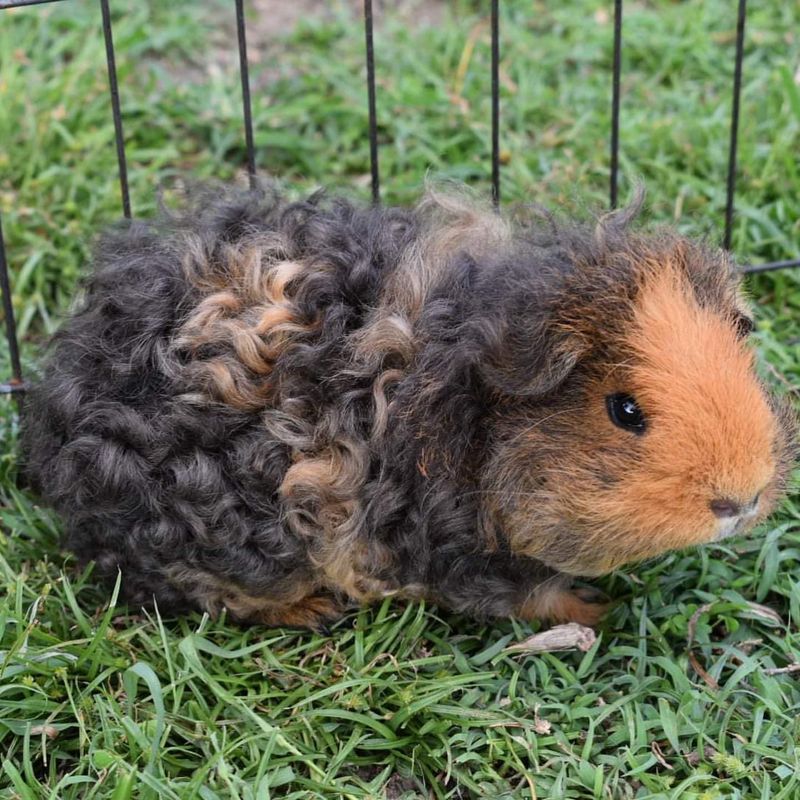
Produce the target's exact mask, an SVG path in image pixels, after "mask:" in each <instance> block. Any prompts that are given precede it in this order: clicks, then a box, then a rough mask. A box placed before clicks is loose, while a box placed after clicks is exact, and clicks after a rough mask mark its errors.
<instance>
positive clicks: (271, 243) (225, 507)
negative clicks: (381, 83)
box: [24, 190, 794, 625]
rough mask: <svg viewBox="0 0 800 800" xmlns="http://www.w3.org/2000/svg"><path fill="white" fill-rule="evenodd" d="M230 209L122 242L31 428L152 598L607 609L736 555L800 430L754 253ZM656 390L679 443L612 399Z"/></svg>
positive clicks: (649, 405) (32, 415)
mask: <svg viewBox="0 0 800 800" xmlns="http://www.w3.org/2000/svg"><path fill="white" fill-rule="evenodd" d="M636 205H637V204H635V206H634V207H633V208H631V209H629V210H628V211H625V212H622V213H619V214H616V215H613V216H610V217H607V218H605V219H603V220H601V221H600V222H599V223H598V224H597V225H596V226H595V227H592V226H589V225H581V224H562V223H557V222H555V221H554V220H553V219H550V218H545V219H544V220H543V219H542V218H541V217H540V218H538V219H537V218H534V219H531V220H529V221H528V222H527V223H524V224H521V223H517V224H514V225H512V224H511V223H510V222H507V221H505V220H503V219H501V218H500V217H499V216H497V215H495V214H494V213H492V212H491V211H488V210H486V209H484V208H482V207H480V206H479V205H477V204H475V203H474V202H473V201H471V200H468V199H465V198H464V197H458V196H440V195H436V194H431V195H429V196H428V197H427V198H426V199H425V200H423V202H422V203H421V204H420V205H419V206H418V207H417V208H416V209H414V210H398V209H377V208H358V207H356V206H354V205H352V204H350V203H348V202H345V201H343V200H337V199H333V200H330V199H328V198H327V197H325V196H324V195H320V194H318V195H314V196H312V197H311V198H309V199H308V200H305V201H302V202H296V203H287V202H285V201H283V200H281V199H280V198H278V197H277V196H275V195H273V194H272V193H269V192H259V193H244V192H236V191H233V190H231V191H227V192H223V193H222V194H221V195H219V196H212V195H211V194H209V193H207V192H206V193H201V194H200V196H199V197H198V198H197V199H196V200H195V202H194V203H193V204H192V205H191V207H190V208H189V209H188V210H187V211H186V212H185V213H184V214H183V215H182V216H178V217H171V216H169V215H164V216H162V218H160V219H159V220H156V221H155V222H152V223H143V222H133V223H129V224H127V225H124V226H120V227H118V228H116V229H114V230H112V231H110V232H107V233H106V234H105V235H104V236H103V237H102V238H101V240H100V242H99V245H98V247H97V252H96V257H95V268H94V272H93V274H92V275H91V277H90V278H89V279H88V283H87V286H86V292H85V298H84V299H83V300H82V303H81V306H80V308H79V309H78V311H77V312H76V313H75V314H74V315H73V316H72V318H71V319H70V320H69V321H68V322H67V323H66V324H65V326H64V328H63V329H62V331H61V332H60V333H59V334H58V335H57V336H56V338H55V340H54V342H53V344H52V348H51V352H50V356H49V359H48V361H47V364H46V368H45V372H44V378H43V380H42V381H41V383H40V384H39V385H38V386H37V387H36V388H35V389H34V390H33V392H32V393H31V395H30V397H29V399H28V405H27V409H26V415H25V426H24V445H25V451H26V454H27V455H26V458H27V470H28V473H29V475H30V476H31V479H32V480H33V481H34V483H35V485H36V486H37V487H38V489H39V491H40V492H41V493H42V495H43V497H44V499H45V500H46V501H47V502H48V503H49V504H51V505H52V506H54V507H55V508H56V509H57V510H58V511H59V512H60V513H61V514H62V516H63V518H64V521H65V527H66V540H67V545H68V546H69V547H70V548H71V549H73V550H74V551H75V552H76V553H77V554H78V556H79V557H80V558H81V559H94V560H95V561H96V563H97V569H98V570H99V572H100V574H101V575H103V576H106V577H115V576H116V574H117V570H121V572H122V576H123V589H124V592H125V595H126V597H127V598H128V600H129V602H131V603H134V604H149V603H152V602H153V601H154V600H155V601H157V602H158V604H159V606H160V607H161V608H162V609H167V608H170V609H183V608H196V607H200V608H203V609H206V610H208V611H210V612H212V613H217V612H218V611H220V610H221V609H222V608H227V609H228V610H229V612H230V613H231V614H232V615H233V616H234V617H236V618H238V619H241V620H250V621H260V622H262V623H266V624H279V623H284V624H300V625H303V624H308V625H314V624H318V623H319V622H320V621H321V620H323V619H325V618H328V617H333V616H335V615H336V614H337V613H338V611H339V609H340V608H341V607H342V606H343V605H344V604H346V603H348V602H351V601H357V602H366V601H370V600H372V599H375V598H377V597H381V596H386V595H393V594H397V595H400V596H403V597H426V598H429V599H432V600H434V601H436V602H439V603H442V604H444V605H446V606H448V607H450V608H453V609H456V610H461V611H467V612H470V613H472V614H476V615H481V616H486V615H491V616H505V615H514V614H517V615H520V616H523V617H527V618H532V617H537V616H541V617H547V618H550V619H558V620H566V619H574V620H578V621H585V622H593V621H595V620H596V618H597V617H598V615H599V612H600V610H601V607H600V606H598V605H596V604H592V603H590V602H589V601H588V600H586V599H585V598H584V597H582V596H580V595H578V594H576V593H574V592H572V591H570V589H569V584H570V580H571V578H570V575H574V574H583V575H596V574H601V573H602V572H605V571H607V570H609V569H611V568H613V567H615V566H617V565H618V564H620V563H624V562H625V561H629V560H632V559H639V558H644V557H648V556H651V555H654V554H656V553H659V552H663V551H665V550H668V549H670V548H673V547H683V546H686V545H689V544H695V543H698V542H701V541H708V540H711V539H713V538H715V537H716V536H717V535H719V532H720V528H719V521H718V520H717V519H716V518H715V517H714V515H713V514H712V513H711V512H710V511H709V508H708V502H709V500H710V499H713V498H714V497H718V496H720V495H722V496H724V497H731V496H735V497H736V498H737V499H738V498H742V499H744V498H749V497H751V496H752V495H754V494H760V496H761V498H762V499H761V501H760V504H759V507H758V513H757V514H753V515H752V519H750V518H748V520H746V521H743V522H742V525H741V526H740V527H741V528H744V527H748V526H749V525H751V524H753V523H754V522H755V521H757V519H761V518H763V517H764V515H765V514H766V513H768V511H769V510H770V509H771V508H772V507H773V506H774V504H775V502H776V500H777V498H778V497H779V495H780V493H781V490H782V485H783V481H784V479H785V476H786V474H787V471H788V468H789V464H790V462H791V459H792V458H793V446H794V444H793V443H794V429H793V421H792V419H791V418H790V415H789V413H788V411H786V409H785V408H784V407H783V406H781V405H780V404H779V403H777V401H775V400H772V399H770V398H769V397H768V396H767V394H766V393H765V391H764V388H763V387H762V386H761V384H760V383H759V381H758V379H757V378H756V377H755V374H754V371H753V366H752V357H751V354H750V350H749V349H748V348H747V346H746V344H745V343H744V342H743V341H742V337H741V336H740V332H739V328H740V322H741V319H742V317H743V315H745V314H746V313H747V310H746V305H745V304H744V301H743V300H742V298H741V295H740V293H739V289H738V279H737V277H736V274H735V270H734V268H733V266H732V265H731V263H730V262H729V261H728V259H727V257H726V256H725V255H724V254H723V253H721V252H719V251H715V250H712V249H709V248H705V247H703V246H701V245H698V244H694V243H690V242H688V241H686V240H684V239H682V238H680V237H678V236H677V235H675V234H672V233H669V232H661V233H658V234H651V235H644V234H638V233H634V232H631V230H630V226H629V222H630V219H631V218H632V216H633V215H634V214H635V212H636V210H637V208H636ZM614 391H626V392H630V393H635V394H636V395H637V397H638V396H640V397H641V398H642V403H643V405H644V406H645V408H646V411H647V414H648V418H649V421H650V422H651V423H652V425H651V427H652V430H648V433H647V434H646V435H644V436H641V437H637V436H635V435H633V434H631V433H630V432H628V431H623V430H620V429H618V428H615V427H614V426H613V425H612V424H611V422H610V421H609V419H608V416H607V413H606V411H605V407H604V398H605V396H606V395H607V394H609V393H612V392H614Z"/></svg>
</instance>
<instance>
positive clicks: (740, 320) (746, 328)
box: [733, 314, 756, 339]
mask: <svg viewBox="0 0 800 800" xmlns="http://www.w3.org/2000/svg"><path fill="white" fill-rule="evenodd" d="M733 324H734V325H735V326H736V333H737V335H738V336H739V338H740V339H746V338H747V337H748V336H749V335H750V334H751V333H752V332H753V331H754V330H755V327H756V324H755V322H753V320H752V319H750V317H748V316H746V315H745V314H737V315H736V319H735V320H734V322H733Z"/></svg>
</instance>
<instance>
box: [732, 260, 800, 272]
mask: <svg viewBox="0 0 800 800" xmlns="http://www.w3.org/2000/svg"><path fill="white" fill-rule="evenodd" d="M797 267H800V258H790V259H788V260H787V261H770V262H769V263H767V264H755V265H753V264H751V265H750V266H749V267H742V272H746V273H747V274H748V275H754V274H756V273H759V272H772V271H773V270H776V269H792V268H797Z"/></svg>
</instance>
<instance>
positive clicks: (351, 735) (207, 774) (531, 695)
mask: <svg viewBox="0 0 800 800" xmlns="http://www.w3.org/2000/svg"><path fill="white" fill-rule="evenodd" d="M246 5H247V7H248V19H249V22H250V41H249V44H250V53H251V58H252V70H253V72H252V84H253V102H254V109H253V111H254V124H255V131H256V134H255V135H256V145H257V149H258V165H259V168H260V170H262V172H264V173H271V174H273V175H274V176H276V177H277V179H278V180H279V181H280V182H281V183H282V184H284V185H285V186H286V189H287V191H288V192H289V193H291V194H300V193H303V192H305V191H307V190H308V189H310V188H313V187H317V186H319V185H322V184H324V185H327V186H330V187H333V188H336V189H338V190H342V191H345V192H347V193H348V194H350V195H353V196H356V197H363V198H364V199H367V198H368V196H369V152H368V143H367V138H366V130H367V114H366V90H365V84H364V70H363V31H362V29H361V28H360V27H359V21H358V19H357V17H355V16H353V13H352V9H353V8H354V7H356V6H357V3H355V2H348V3H327V4H325V3H320V2H313V1H312V0H296V2H293V3H289V2H288V0H287V2H274V0H273V2H270V1H269V0H246ZM735 5H736V4H735V3H734V2H733V0H727V2H723V0H706V1H705V2H701V0H691V1H687V2H668V1H667V0H642V1H641V2H636V3H633V2H629V3H628V4H627V5H626V11H625V15H626V16H625V31H624V39H625V51H624V73H623V82H622V88H623V117H622V124H621V141H622V152H621V164H622V168H623V170H624V179H623V182H622V186H621V194H622V197H625V196H626V195H627V193H628V192H629V190H630V185H631V182H632V181H633V180H635V179H637V178H642V179H644V180H645V182H646V183H647V186H648V191H649V202H648V213H647V218H648V220H649V221H650V222H653V223H660V222H670V223H673V224H676V225H677V226H678V227H680V228H681V229H682V230H684V231H686V232H688V233H692V234H696V235H702V236H708V237H710V238H711V239H713V240H719V239H720V237H721V235H722V221H723V212H724V205H725V191H724V178H725V172H726V163H727V136H728V129H727V126H728V120H729V114H730V81H731V74H732V57H733V43H734V36H735V24H736V14H735ZM749 5H750V10H749V17H748V28H747V47H746V55H745V76H744V91H743V98H742V102H743V110H742V126H741V137H740V140H741V149H740V162H739V163H740V173H739V193H738V198H737V212H738V213H737V218H736V223H735V228H734V236H733V248H734V250H735V252H736V254H737V255H738V257H739V258H740V260H741V262H742V263H758V262H760V261H767V260H775V259H781V258H797V257H800V222H799V221H798V220H800V162H799V161H798V153H800V5H798V4H797V3H775V2H769V0H751V3H750V4H749ZM323 6H325V7H326V8H327V10H325V11H324V13H323V10H322V9H323ZM488 6H489V3H488V1H487V2H477V1H476V0H473V1H472V2H466V0H452V1H451V2H447V3H445V2H439V1H438V0H436V2H434V1H433V0H426V1H425V2H420V3H418V4H416V6H414V5H413V4H412V3H409V2H403V3H400V2H398V3H388V2H387V3H380V4H377V5H376V31H375V37H376V62H377V71H378V122H379V132H380V139H381V172H382V180H383V188H384V198H385V200H386V201H389V202H401V203H404V202H410V201H411V200H412V199H413V198H414V196H415V195H416V194H417V193H418V191H419V188H420V185H421V182H422V181H423V180H424V177H425V175H426V172H430V173H432V174H435V175H447V176H451V177H455V178H458V179H461V180H464V181H466V182H468V183H470V184H472V185H475V186H477V187H478V188H480V189H483V190H485V191H486V192H487V193H488V190H489V176H490V171H491V170H490V162H489V142H490V128H489V120H490V107H489V85H490V76H489V41H488V36H489V27H488V19H487V16H486V14H487V10H488ZM501 6H502V19H501V29H502V34H501V35H502V42H503V45H502V60H501V70H500V80H501V92H502V110H501V114H502V124H503V127H502V136H501V144H502V157H503V167H502V180H503V185H502V191H503V200H504V202H505V203H512V202H514V201H527V200H535V201H536V202H540V203H545V204H547V205H550V206H554V207H561V208H566V209H568V210H571V211H582V210H583V209H586V208H600V207H602V205H603V204H604V203H605V202H606V197H607V180H608V179H607V174H608V145H607V140H608V129H609V122H610V98H609V92H610V85H611V80H610V65H611V41H612V21H611V12H612V3H611V2H600V0H573V1H572V2H570V3H564V4H558V3H546V2H544V1H543V0H526V1H525V2H523V1H522V0H503V2H502V3H501ZM112 10H113V11H114V20H115V28H114V32H115V43H116V47H117V61H118V67H119V74H120V88H121V97H122V106H123V113H124V123H125V134H126V141H127V152H128V160H129V163H128V166H129V172H130V179H131V197H132V204H133V209H134V213H135V215H137V216H146V215H148V214H150V213H152V211H153V210H154V208H155V205H156V194H157V191H158V188H159V187H163V188H164V189H166V191H167V194H169V190H170V187H172V186H173V185H174V184H175V181H176V179H177V178H178V177H180V176H186V175H190V176H193V177H200V178H210V177H213V178H222V179H229V178H231V177H234V176H235V175H237V174H239V173H241V170H242V168H243V165H244V163H245V153H244V146H243V132H242V122H241V106H240V90H239V84H238V72H237V65H238V62H237V55H236V51H235V19H234V11H233V0H202V2H201V0H171V2H169V3H166V2H162V1H160V0H138V1H137V2H136V3H123V2H121V0H113V2H112ZM0 109H2V110H1V111H0V213H2V219H3V229H4V233H5V237H6V246H7V251H8V255H9V260H10V266H11V269H12V273H13V275H12V277H13V281H14V296H13V299H14V304H15V308H16V312H17V318H18V321H19V327H20V332H21V335H22V337H23V339H24V343H23V356H24V362H25V369H26V371H27V374H28V375H31V374H33V373H34V372H35V369H36V364H37V361H38V355H39V353H40V352H41V347H42V343H43V341H44V338H45V336H46V335H47V334H48V333H50V332H52V330H54V329H55V327H56V326H57V324H58V320H59V319H60V318H61V316H62V315H63V313H64V312H65V310H66V308H67V307H68V305H69V302H70V301H71V299H72V297H73V296H74V294H75V291H76V282H77V280H78V278H79V276H80V275H81V273H82V270H83V269H84V268H85V266H86V263H87V259H88V256H89V252H90V249H91V242H92V237H93V235H94V233H95V232H96V231H97V230H98V229H99V228H100V227H101V226H102V225H104V224H106V223H107V222H109V221H112V220H114V219H115V218H117V217H118V216H119V215H120V213H121V210H120V200H119V187H118V184H117V173H116V156H115V151H114V143H113V142H114V140H113V126H112V123H111V117H110V109H109V100H108V94H107V78H106V73H105V62H104V48H103V40H102V31H101V28H100V13H99V8H98V6H97V3H95V2H90V0H67V2H63V3H58V4H54V5H47V6H38V7H30V8H23V9H19V10H15V11H2V12H0ZM749 288H750V290H751V292H752V295H753V297H754V298H755V300H756V307H757V317H758V332H757V333H756V335H755V341H756V343H757V346H758V348H759V351H760V352H761V354H762V355H763V359H764V374H765V377H766V379H767V380H768V381H771V382H772V383H774V384H775V385H776V387H778V389H779V390H781V391H792V392H795V393H796V392H797V387H798V386H800V352H799V351H800V270H798V271H795V272H788V271H787V272H782V273H774V274H769V275H763V276H759V277H758V278H756V279H753V280H751V281H750V287H749ZM0 368H1V369H2V370H3V374H4V375H5V374H7V373H8V354H7V351H6V350H0ZM781 376H782V377H781ZM17 424H18V420H17V415H16V406H15V404H14V403H13V402H12V401H9V400H0V437H2V441H3V447H2V450H0V524H1V525H2V530H1V531H0V577H1V579H2V583H3V588H4V590H5V593H4V594H5V597H3V598H2V599H0V798H20V799H21V800H34V798H36V799H37V800H38V798H53V800H56V799H58V800H61V798H65V799H75V798H87V800H88V799H90V798H106V799H108V800H126V799H127V798H134V799H135V800H138V799H139V798H143V799H144V800H147V799H148V798H194V797H197V798H201V799H202V800H212V799H216V798H219V799H220V800H222V799H223V798H225V799H227V798H234V799H236V800H264V799H265V798H270V797H281V798H283V797H287V798H289V797H293V798H308V797H334V798H339V797H342V798H366V797H374V798H381V797H387V798H414V797H434V798H461V797H464V798H482V797H508V798H539V799H540V800H541V799H542V798H603V799H610V800H615V799H616V798H653V799H654V800H655V798H680V799H681V800H684V798H686V799H687V800H701V799H702V800H717V799H719V800H723V798H724V799H725V800H727V799H728V798H731V799H733V798H742V799H744V798H748V799H749V798H753V799H754V800H755V799H756V798H758V799H759V800H766V799H767V798H770V799H771V800H777V798H786V799H787V800H792V799H793V798H798V797H800V745H799V743H800V716H798V714H799V712H800V685H799V684H798V680H800V672H793V671H792V668H791V665H797V664H798V663H800V497H798V494H797V491H796V485H797V484H796V480H795V484H794V486H795V491H794V492H793V494H792V495H791V496H790V498H789V499H788V500H787V501H786V502H785V503H784V505H783V507H782V508H781V510H780V511H779V513H777V514H776V515H775V516H774V518H773V519H772V520H770V522H769V523H768V524H767V525H766V526H764V527H763V529H762V530H760V531H759V532H758V533H757V534H756V535H754V536H752V537H750V538H748V539H746V540H733V541H731V542H729V543H726V544H725V545H723V546H716V547H707V548H703V549H700V550H694V551H691V552H682V553H676V554H672V555H669V556H667V557H664V558H661V559H658V560H657V561H654V562H652V563H648V564H646V565H643V566H639V567H636V568H632V569H630V570H622V571H620V572H617V573H615V574H614V575H612V576H609V577H608V578H606V579H604V580H602V581H600V582H599V583H600V585H601V586H602V588H603V589H604V590H605V591H606V592H607V593H608V594H610V595H611V596H613V597H614V598H616V599H617V600H618V601H619V602H618V604H617V605H616V606H615V608H614V609H613V611H612V612H611V613H610V615H609V616H608V617H607V619H606V620H605V621H604V623H603V624H602V626H601V628H600V629H599V631H598V638H597V641H596V643H595V644H594V646H592V647H591V649H589V650H588V651H587V652H580V651H575V652H568V653H561V654H557V653H546V654H541V655H530V654H525V653H519V652H516V651H513V650H509V649H508V648H509V645H511V644H513V643H514V642H516V641H518V640H522V639H524V638H525V637H526V636H528V635H530V633H531V632H532V630H534V629H535V626H533V627H531V626H528V625H524V624H520V623H516V622H512V621H508V622H500V623H497V624H494V625H481V624H478V623H476V622H474V621H471V620H469V619H465V618H462V617H459V616H455V615H450V614H446V613H444V612H442V611H441V610H439V609H436V608H433V607H425V606H423V605H421V604H416V605H401V604H399V603H391V602H387V603H385V604H384V605H382V606H380V607H375V608H372V609H368V610H363V611H360V612H358V613H354V614H352V615H350V616H349V617H347V618H345V619H344V620H343V621H342V622H341V623H339V624H338V625H336V626H335V627H334V629H333V630H332V631H331V633H330V635H325V636H322V635H316V634H310V633H303V632H297V631H292V630H259V629H253V628H251V629H247V630H243V629H240V628H236V627H234V626H232V625H230V624H228V623H227V622H226V620H225V619H219V620H210V619H208V618H206V617H201V616H200V615H195V616H190V617H186V618H183V619H178V620H175V619H161V618H160V617H159V616H158V615H156V614H151V615H142V614H141V613H138V611H137V610H136V609H126V608H125V607H123V606H118V605H116V604H115V603H114V602H113V600H112V602H111V603H109V596H108V593H107V592H106V591H105V590H103V589H100V588H98V587H97V586H96V584H95V583H94V581H93V578H92V575H91V570H86V571H80V570H79V569H78V568H77V567H76V566H75V565H74V563H73V562H72V561H71V560H70V557H69V556H68V555H67V554H65V553H63V552H62V551H60V550H59V546H58V535H59V523H58V520H57V519H56V518H55V517H54V516H53V515H52V514H51V513H49V512H48V511H47V510H45V509H42V508H40V507H38V505H37V504H36V499H35V498H34V497H33V496H31V495H30V494H29V493H28V492H27V491H25V490H24V489H22V488H18V486H17V481H16V459H17V450H16V433H17Z"/></svg>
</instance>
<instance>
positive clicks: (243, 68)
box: [236, 0, 256, 189]
mask: <svg viewBox="0 0 800 800" xmlns="http://www.w3.org/2000/svg"><path fill="white" fill-rule="evenodd" d="M236 33H237V36H238V38H239V76H240V78H241V80H242V112H243V113H244V139H245V146H246V147H247V176H248V178H249V180H250V188H251V189H253V188H255V185H256V148H255V145H254V143H253V111H252V106H251V103H250V67H249V66H248V63H247V30H246V26H245V18H244V0H236Z"/></svg>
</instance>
